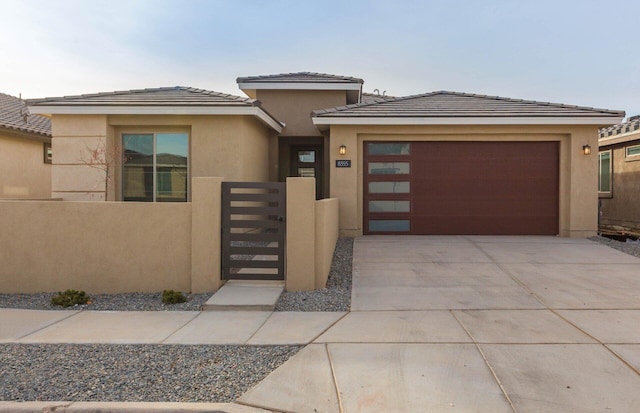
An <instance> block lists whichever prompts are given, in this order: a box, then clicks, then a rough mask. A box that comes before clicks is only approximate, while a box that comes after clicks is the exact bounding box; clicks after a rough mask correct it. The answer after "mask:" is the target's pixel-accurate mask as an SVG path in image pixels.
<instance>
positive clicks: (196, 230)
mask: <svg viewBox="0 0 640 413" xmlns="http://www.w3.org/2000/svg"><path fill="white" fill-rule="evenodd" d="M221 197H222V178H214V177H207V178H193V179H192V180H191V292H192V293H205V292H213V291H216V290H217V289H218V288H220V284H221V281H220V218H221V214H220V204H221Z"/></svg>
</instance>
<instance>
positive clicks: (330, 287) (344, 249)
mask: <svg viewBox="0 0 640 413" xmlns="http://www.w3.org/2000/svg"><path fill="white" fill-rule="evenodd" d="M352 262H353V238H351V237H347V238H339V239H338V243H337V244H336V249H335V251H334V253H333V262H332V263H331V271H330V272H329V279H328V280H327V288H324V289H322V290H315V291H300V292H284V293H282V295H281V296H280V299H279V300H278V302H277V304H276V311H349V309H350V308H351V271H352Z"/></svg>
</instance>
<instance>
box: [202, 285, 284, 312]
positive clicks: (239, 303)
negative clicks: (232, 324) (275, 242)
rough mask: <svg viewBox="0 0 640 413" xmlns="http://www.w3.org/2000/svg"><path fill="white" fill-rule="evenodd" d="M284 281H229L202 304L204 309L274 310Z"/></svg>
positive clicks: (282, 289)
mask: <svg viewBox="0 0 640 413" xmlns="http://www.w3.org/2000/svg"><path fill="white" fill-rule="evenodd" d="M283 291H284V282H283V281H244V280H230V281H227V282H226V283H225V284H224V285H223V286H222V287H221V288H220V289H219V290H218V291H216V292H215V293H214V294H213V295H212V296H211V298H209V299H208V300H207V302H206V303H204V305H203V306H202V311H273V310H274V309H275V307H276V303H277V302H278V298H279V297H280V294H282V292H283Z"/></svg>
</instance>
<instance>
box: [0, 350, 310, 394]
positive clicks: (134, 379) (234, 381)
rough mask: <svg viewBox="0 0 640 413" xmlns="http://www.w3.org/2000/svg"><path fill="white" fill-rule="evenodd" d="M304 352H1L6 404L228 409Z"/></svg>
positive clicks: (2, 391) (0, 391)
mask: <svg viewBox="0 0 640 413" xmlns="http://www.w3.org/2000/svg"><path fill="white" fill-rule="evenodd" d="M300 348H301V347H300V346H170V345H160V346H158V345H76V344H74V345H67V344H44V345H40V344H38V345H34V344H0V360H2V363H0V377H2V385H0V400H3V401H52V400H64V401H102V402H106V401H114V402H134V401H147V402H218V403H229V402H232V401H234V400H235V399H236V398H237V397H239V396H240V395H241V394H242V393H244V392H246V391H247V390H249V389H250V388H251V387H253V386H254V385H256V384H257V383H258V382H260V381H261V380H262V379H264V378H265V377H266V376H267V375H268V374H269V373H270V372H271V371H273V370H274V369H276V368H277V367H278V366H280V365H281V364H282V363H284V362H285V361H286V360H288V359H289V357H291V356H293V355H294V354H295V353H297V352H298V350H300Z"/></svg>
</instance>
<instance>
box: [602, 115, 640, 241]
mask: <svg viewBox="0 0 640 413" xmlns="http://www.w3.org/2000/svg"><path fill="white" fill-rule="evenodd" d="M598 146H599V154H598V159H599V163H598V165H599V166H598V171H599V177H598V194H599V196H600V205H601V206H600V228H601V229H602V230H603V231H605V232H607V231H613V232H617V233H633V234H637V235H640V116H633V117H630V118H629V119H628V120H627V122H625V123H622V124H620V125H613V126H609V127H607V128H603V129H600V139H599V140H598Z"/></svg>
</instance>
